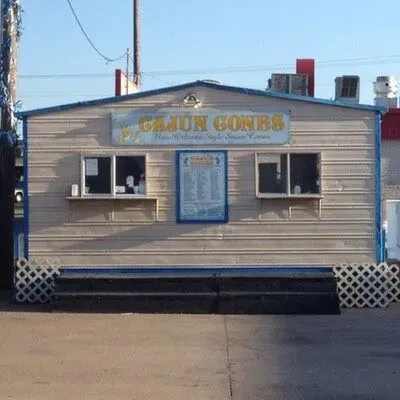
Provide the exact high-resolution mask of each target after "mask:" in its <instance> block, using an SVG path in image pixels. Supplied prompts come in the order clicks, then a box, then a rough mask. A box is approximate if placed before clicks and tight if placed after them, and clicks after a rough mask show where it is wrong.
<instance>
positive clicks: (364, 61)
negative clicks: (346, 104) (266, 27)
mask: <svg viewBox="0 0 400 400" xmlns="http://www.w3.org/2000/svg"><path fill="white" fill-rule="evenodd" d="M125 55H126V54H125ZM125 55H124V56H123V57H125ZM395 63H400V55H393V56H384V57H379V56H376V57H363V58H353V59H341V60H330V61H317V67H318V68H328V67H337V66H369V65H384V64H395ZM293 68H295V64H276V65H263V66H249V67H245V66H242V67H222V68H213V69H211V68H209V69H200V68H198V69H191V70H189V69H187V70H184V69H180V70H179V69H177V70H159V71H148V72H142V74H143V75H147V76H149V77H151V78H152V79H157V80H160V82H163V83H167V81H163V80H161V79H160V78H158V77H159V76H166V75H170V76H172V75H201V74H205V73H219V74H230V73H245V72H268V71H277V72H283V71H287V70H289V69H293ZM110 76H112V74H110V73H98V74H94V73H86V74H85V73H82V74H29V75H23V74H22V75H19V76H18V77H19V78H20V79H69V78H78V79H79V78H104V77H110Z"/></svg>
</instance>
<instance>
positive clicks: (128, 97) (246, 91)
mask: <svg viewBox="0 0 400 400" xmlns="http://www.w3.org/2000/svg"><path fill="white" fill-rule="evenodd" d="M199 86H200V87H206V88H211V89H215V90H223V91H228V92H234V93H241V94H248V95H252V96H261V97H271V98H276V99H286V100H296V101H302V102H306V103H313V104H322V105H328V106H337V107H345V108H352V109H356V110H366V111H382V112H383V111H386V108H384V107H377V106H371V105H366V104H355V103H350V102H345V101H337V100H326V99H318V98H315V97H310V96H298V95H292V94H285V93H278V92H272V91H269V90H259V89H248V88H242V87H237V86H227V85H219V84H216V83H210V82H205V81H195V82H189V83H185V84H182V85H177V86H169V87H165V88H161V89H156V90H149V91H146V92H139V93H133V94H128V95H125V96H116V97H106V98H102V99H96V100H88V101H80V102H77V103H70V104H63V105H59V106H54V107H47V108H37V109H33V110H27V111H21V112H18V113H16V116H17V117H18V118H24V117H29V116H32V115H38V114H47V113H51V112H58V111H64V110H71V109H75V108H81V107H89V106H99V105H104V104H109V103H118V102H121V101H126V100H134V99H140V98H143V97H147V96H154V95H158V94H164V93H169V92H174V91H177V90H184V89H192V88H194V87H199Z"/></svg>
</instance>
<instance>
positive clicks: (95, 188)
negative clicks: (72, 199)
mask: <svg viewBox="0 0 400 400" xmlns="http://www.w3.org/2000/svg"><path fill="white" fill-rule="evenodd" d="M84 165H85V184H84V186H83V187H84V188H85V194H111V158H110V157H87V158H85V160H84Z"/></svg>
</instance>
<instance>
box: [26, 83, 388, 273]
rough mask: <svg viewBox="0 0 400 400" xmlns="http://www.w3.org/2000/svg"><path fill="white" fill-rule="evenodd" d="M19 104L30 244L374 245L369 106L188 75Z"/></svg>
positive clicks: (214, 260)
mask: <svg viewBox="0 0 400 400" xmlns="http://www.w3.org/2000/svg"><path fill="white" fill-rule="evenodd" d="M19 117H20V118H21V119H23V122H24V139H25V145H26V151H25V157H26V166H27V170H26V172H25V185H26V188H25V190H26V193H28V195H29V197H28V196H27V197H26V201H25V215H26V217H27V219H26V224H25V234H26V240H25V251H26V252H27V253H26V254H27V255H28V256H30V257H31V256H40V257H50V258H57V259H59V260H60V262H61V264H62V265H63V266H65V267H119V266H129V267H131V266H133V267H135V266H144V267H177V268H181V267H182V268H193V267H198V266H206V267H214V266H219V267H220V266H233V267H243V266H250V267H253V266H254V267H257V266H293V265H296V266H331V265H333V264H336V263H352V262H355V263H363V262H375V261H381V259H382V253H383V248H382V230H381V225H382V221H381V188H380V179H379V176H380V109H379V108H377V107H373V106H367V105H365V106H364V105H359V104H350V103H341V102H335V101H329V100H319V99H315V98H312V97H303V96H293V95H285V94H279V93H274V92H269V91H262V90H249V89H244V88H238V87H229V86H223V85H219V84H216V83H210V82H206V81H197V82H193V83H189V84H184V85H180V86H174V87H168V88H165V89H160V90H154V91H148V92H142V93H137V94H132V95H127V96H120V97H113V98H107V99H100V100H93V101H88V102H81V103H76V104H70V105H62V106H58V107H52V108H47V109H37V110H32V111H26V112H21V113H20V114H19Z"/></svg>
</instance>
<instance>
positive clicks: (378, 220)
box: [375, 111, 384, 263]
mask: <svg viewBox="0 0 400 400" xmlns="http://www.w3.org/2000/svg"><path fill="white" fill-rule="evenodd" d="M381 162H382V154H381V113H380V112H378V111H377V112H375V231H376V255H375V258H376V262H378V263H380V262H382V261H383V259H384V243H383V232H382V230H383V225H382V175H381Z"/></svg>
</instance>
